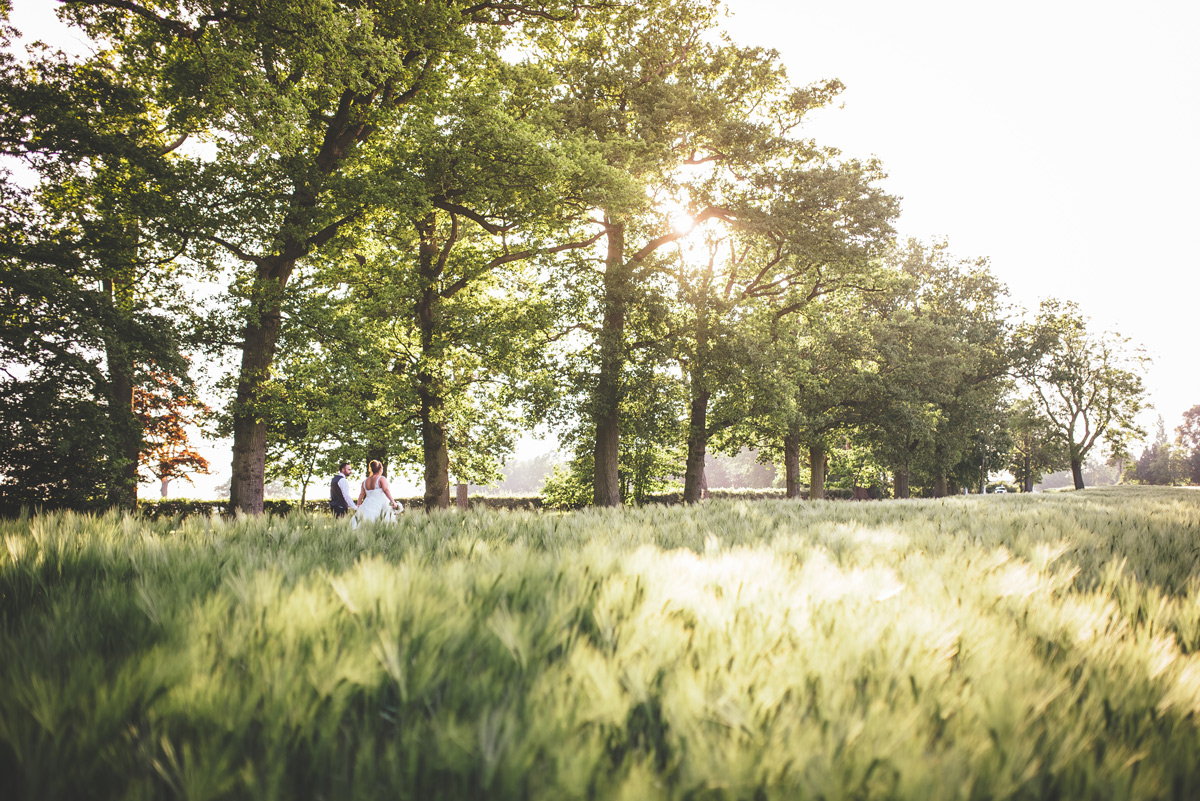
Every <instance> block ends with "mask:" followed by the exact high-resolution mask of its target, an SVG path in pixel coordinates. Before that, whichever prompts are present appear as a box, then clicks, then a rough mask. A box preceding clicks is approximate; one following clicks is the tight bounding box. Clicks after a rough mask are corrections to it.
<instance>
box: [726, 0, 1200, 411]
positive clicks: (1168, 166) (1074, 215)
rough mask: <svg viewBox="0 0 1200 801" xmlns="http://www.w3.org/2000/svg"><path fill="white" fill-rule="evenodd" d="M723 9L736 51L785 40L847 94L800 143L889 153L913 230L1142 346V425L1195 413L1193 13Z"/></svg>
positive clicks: (1198, 223) (811, 72)
mask: <svg viewBox="0 0 1200 801" xmlns="http://www.w3.org/2000/svg"><path fill="white" fill-rule="evenodd" d="M729 6H730V8H731V11H732V12H733V14H732V17H731V19H730V20H729V21H728V23H727V25H726V27H727V29H728V30H729V32H730V34H731V36H732V37H733V39H734V41H737V42H739V43H743V44H759V45H762V46H766V47H772V48H775V49H777V50H778V51H779V52H780V53H781V54H782V56H783V58H784V60H785V63H786V64H787V66H788V72H789V75H790V76H791V78H792V80H793V81H794V82H796V83H808V82H811V81H815V80H818V79H822V78H834V77H836V78H839V79H841V81H842V82H843V83H844V84H846V87H847V88H846V91H845V92H844V93H843V94H842V97H841V99H842V107H841V108H838V109H830V110H822V111H820V112H817V113H816V114H815V115H814V116H813V121H812V123H811V124H810V125H809V127H808V129H807V131H806V134H807V135H809V136H812V137H813V138H815V139H817V140H818V141H819V142H823V143H825V144H831V145H835V146H837V147H840V148H841V149H842V150H843V151H844V152H845V153H847V154H849V155H854V156H860V157H866V156H871V155H875V156H878V157H879V158H880V159H881V160H882V162H883V164H884V167H885V168H886V169H887V171H888V173H889V175H890V178H889V181H888V188H889V190H890V191H892V192H893V193H895V194H898V195H900V196H902V197H903V206H902V208H903V211H902V216H901V220H900V229H901V231H902V232H903V233H904V234H905V235H908V236H915V237H918V238H921V239H926V240H928V239H930V238H933V237H946V238H947V239H948V240H949V242H950V247H951V250H952V252H954V253H955V254H957V255H959V256H962V257H971V258H973V257H976V256H986V257H988V258H990V259H991V262H992V269H993V271H994V272H995V274H996V275H997V276H998V277H999V278H1000V279H1001V280H1002V281H1004V282H1005V283H1006V284H1007V285H1008V287H1009V290H1010V292H1011V294H1012V297H1013V299H1014V300H1015V301H1016V302H1017V303H1019V304H1020V305H1022V306H1024V307H1026V308H1028V309H1034V308H1036V306H1037V304H1038V302H1039V301H1040V300H1042V299H1043V298H1046V297H1049V296H1055V297H1062V298H1069V299H1072V300H1075V301H1077V302H1078V303H1079V305H1080V307H1081V309H1082V310H1083V312H1084V313H1085V314H1088V315H1090V316H1091V317H1092V319H1093V320H1094V322H1095V323H1096V324H1097V325H1100V326H1105V327H1109V328H1115V329H1116V330H1117V331H1119V332H1120V333H1122V334H1124V335H1125V336H1127V337H1129V338H1130V339H1132V340H1134V341H1135V342H1137V343H1140V344H1141V345H1143V346H1145V347H1146V349H1147V350H1148V352H1149V353H1150V354H1151V356H1153V358H1154V360H1155V365H1154V368H1153V370H1152V371H1151V373H1150V375H1149V376H1148V377H1147V385H1148V387H1149V390H1150V395H1151V400H1152V402H1153V403H1154V404H1155V407H1156V412H1154V413H1151V414H1150V415H1149V416H1148V418H1147V420H1146V424H1147V427H1148V428H1151V426H1152V424H1153V420H1154V417H1155V416H1156V414H1162V415H1163V418H1164V420H1165V422H1166V424H1167V430H1168V432H1169V433H1173V432H1172V429H1174V428H1175V426H1177V425H1179V423H1180V421H1181V417H1182V414H1183V412H1184V411H1186V410H1187V409H1189V408H1191V407H1192V406H1194V405H1196V404H1200V371H1198V369H1197V368H1198V365H1200V358H1197V353H1196V351H1197V341H1198V337H1197V336H1196V334H1195V332H1196V319H1195V318H1194V317H1193V315H1195V314H1197V312H1198V311H1200V309H1198V303H1200V269H1198V268H1200V255H1198V252H1200V251H1198V250H1197V247H1196V244H1195V239H1196V231H1197V228H1198V227H1200V193H1198V192H1200V190H1198V187H1200V56H1198V55H1197V49H1196V42H1197V41H1200V3H1197V2H1195V0H1146V1H1145V2H1142V3H1137V4H1134V3H1116V2H1112V1H1111V0H1090V2H1080V0H1038V1H1037V2H1034V1H1033V0H1015V2H1009V3H1004V4H995V3H990V4H984V3H967V2H961V0H957V1H956V0H904V1H903V2H896V0H838V1H837V2H824V3H785V2H783V1H782V0H729ZM1151 430H1152V428H1151Z"/></svg>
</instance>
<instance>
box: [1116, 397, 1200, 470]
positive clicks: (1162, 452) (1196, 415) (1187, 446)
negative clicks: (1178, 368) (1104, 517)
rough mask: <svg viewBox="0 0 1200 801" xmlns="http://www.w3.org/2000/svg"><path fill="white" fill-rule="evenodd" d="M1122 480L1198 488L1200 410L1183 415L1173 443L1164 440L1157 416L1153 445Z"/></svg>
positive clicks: (1189, 411) (1193, 410)
mask: <svg viewBox="0 0 1200 801" xmlns="http://www.w3.org/2000/svg"><path fill="white" fill-rule="evenodd" d="M1124 477H1125V478H1126V479H1127V480H1129V481H1134V482H1137V483H1140V484H1159V485H1168V486H1176V485H1180V484H1200V406H1193V407H1192V408H1190V409H1188V410H1187V411H1186V412H1184V414H1183V422H1182V423H1181V424H1180V425H1179V426H1178V427H1177V428H1176V429H1175V439H1174V440H1170V439H1168V438H1167V429H1166V425H1164V423H1163V419H1162V417H1161V416H1160V417H1159V418H1158V426H1157V427H1156V430H1155V434H1154V441H1153V442H1151V443H1150V444H1149V445H1147V446H1146V447H1145V448H1143V449H1142V454H1141V456H1139V457H1138V458H1137V460H1136V461H1131V462H1129V463H1128V464H1127V465H1126V467H1125V476H1124Z"/></svg>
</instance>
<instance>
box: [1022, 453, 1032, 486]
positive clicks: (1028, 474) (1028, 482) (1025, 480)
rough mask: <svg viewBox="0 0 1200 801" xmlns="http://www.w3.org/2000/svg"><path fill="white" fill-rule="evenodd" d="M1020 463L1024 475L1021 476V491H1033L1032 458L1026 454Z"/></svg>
mask: <svg viewBox="0 0 1200 801" xmlns="http://www.w3.org/2000/svg"><path fill="white" fill-rule="evenodd" d="M1022 464H1023V465H1024V467H1025V475H1023V476H1022V477H1021V491H1022V492H1033V458H1032V457H1030V456H1026V457H1025V458H1024V459H1023V460H1022Z"/></svg>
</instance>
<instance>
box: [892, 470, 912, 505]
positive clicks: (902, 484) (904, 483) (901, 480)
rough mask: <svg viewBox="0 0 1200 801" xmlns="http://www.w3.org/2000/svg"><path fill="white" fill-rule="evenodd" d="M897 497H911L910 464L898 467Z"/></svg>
mask: <svg viewBox="0 0 1200 801" xmlns="http://www.w3.org/2000/svg"><path fill="white" fill-rule="evenodd" d="M895 487H896V493H895V494H896V498H897V499H898V500H903V499H904V498H908V497H909V488H908V465H904V466H903V467H897V468H896V475H895Z"/></svg>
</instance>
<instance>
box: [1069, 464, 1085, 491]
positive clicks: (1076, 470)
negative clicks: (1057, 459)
mask: <svg viewBox="0 0 1200 801" xmlns="http://www.w3.org/2000/svg"><path fill="white" fill-rule="evenodd" d="M1071 478H1073V479H1075V489H1077V490H1081V489H1083V460H1082V459H1072V460H1071Z"/></svg>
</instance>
